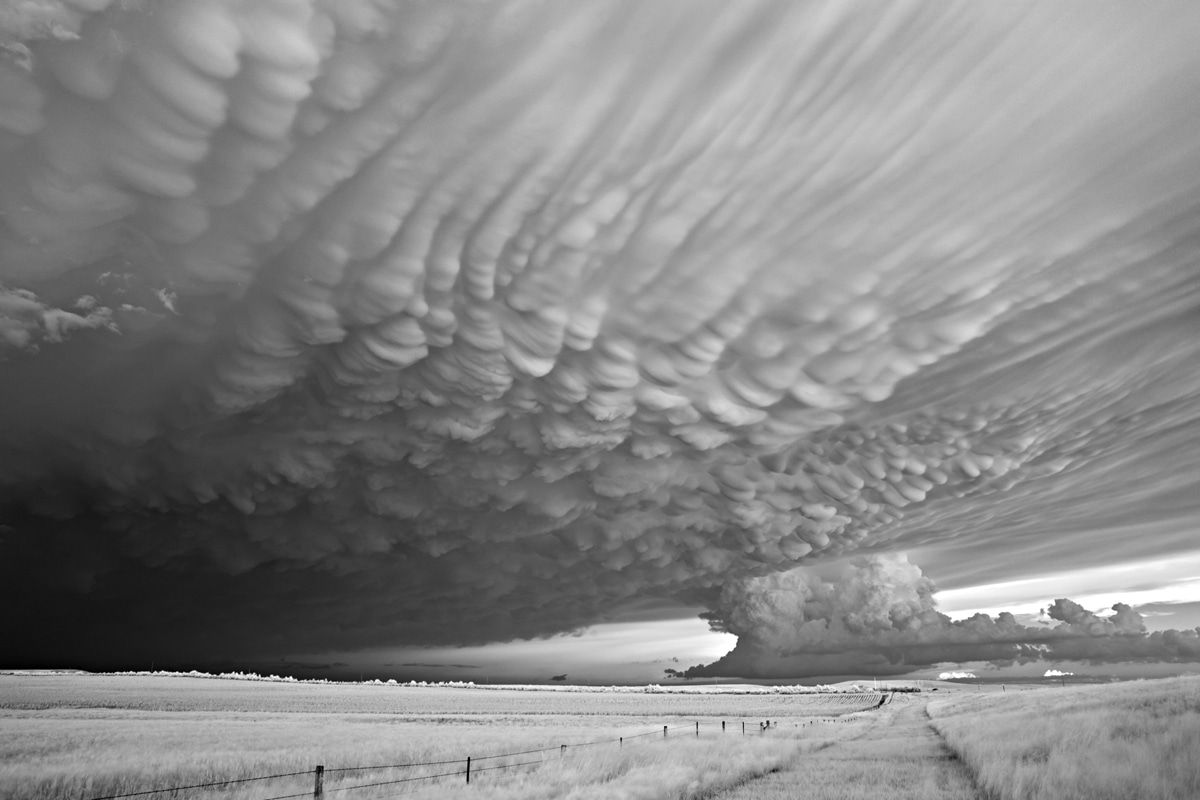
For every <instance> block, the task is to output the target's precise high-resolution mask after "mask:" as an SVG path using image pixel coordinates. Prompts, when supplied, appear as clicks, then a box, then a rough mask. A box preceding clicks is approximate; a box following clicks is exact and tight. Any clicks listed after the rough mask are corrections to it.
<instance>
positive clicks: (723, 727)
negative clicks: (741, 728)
mask: <svg viewBox="0 0 1200 800" xmlns="http://www.w3.org/2000/svg"><path fill="white" fill-rule="evenodd" d="M724 732H725V720H721V733H724Z"/></svg>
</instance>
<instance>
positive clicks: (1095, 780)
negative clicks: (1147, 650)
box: [928, 676, 1200, 800]
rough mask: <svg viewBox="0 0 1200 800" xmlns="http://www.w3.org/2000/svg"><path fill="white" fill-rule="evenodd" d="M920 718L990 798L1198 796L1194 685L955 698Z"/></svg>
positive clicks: (1197, 681) (1199, 748) (1199, 726)
mask: <svg viewBox="0 0 1200 800" xmlns="http://www.w3.org/2000/svg"><path fill="white" fill-rule="evenodd" d="M928 710H929V713H930V715H931V717H932V720H933V724H934V726H935V727H936V728H937V729H938V731H940V732H941V734H942V735H943V736H944V737H945V739H946V741H947V742H948V743H949V745H950V746H951V747H953V748H954V749H955V750H956V751H957V752H958V753H959V754H960V755H961V757H962V759H963V762H964V763H965V764H966V765H967V766H968V767H969V768H970V770H971V771H972V773H973V774H974V775H975V779H976V781H977V783H978V784H979V786H980V787H981V788H983V789H984V790H986V791H987V792H988V793H989V795H990V796H991V797H995V798H1000V799H1001V800H1033V798H1046V799H1047V800H1049V799H1050V798H1053V800H1073V799H1074V798H1078V799H1079V800H1106V799H1109V798H1111V800H1135V799H1136V798H1163V799H1164V800H1165V799H1167V798H1178V800H1194V798H1197V797H1200V677H1194V676H1191V677H1181V678H1174V679H1166V680H1154V681H1134V682H1130V683H1118V684H1108V685H1098V686H1097V685H1093V686H1079V687H1071V686H1067V687H1065V688H1044V689H1037V690H1032V691H1026V692H1020V693H1013V692H1009V693H1006V694H1004V693H1002V694H996V693H995V692H994V691H993V692H991V693H989V694H987V695H980V694H959V695H955V696H951V697H946V698H938V699H936V700H934V701H932V702H930V703H929V706H928Z"/></svg>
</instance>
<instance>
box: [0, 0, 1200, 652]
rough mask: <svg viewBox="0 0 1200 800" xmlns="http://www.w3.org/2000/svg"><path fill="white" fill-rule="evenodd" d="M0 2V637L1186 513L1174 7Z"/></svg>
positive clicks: (83, 641) (459, 637) (1186, 254)
mask: <svg viewBox="0 0 1200 800" xmlns="http://www.w3.org/2000/svg"><path fill="white" fill-rule="evenodd" d="M15 8H16V10H15V11H14V10H13V9H12V8H11V7H5V10H4V12H3V15H0V46H2V47H3V50H4V53H5V54H6V55H5V56H4V58H3V59H2V60H0V286H3V289H2V290H0V359H2V360H0V371H2V379H0V421H2V422H3V424H2V425H0V516H2V518H3V522H4V524H5V525H6V526H7V527H6V528H5V529H4V531H3V533H2V535H0V587H2V588H0V603H2V604H3V607H5V608H10V609H11V608H21V609H22V612H21V613H20V614H19V615H16V618H15V619H12V620H6V623H7V624H9V634H8V635H7V636H6V637H4V638H3V640H2V643H0V656H2V657H3V658H4V659H5V660H9V661H13V660H24V661H29V662H36V663H39V664H45V663H47V662H51V661H58V662H70V663H79V662H80V661H81V659H82V660H87V661H88V662H89V663H90V664H97V665H100V664H104V663H113V662H116V661H119V660H125V661H133V662H138V663H140V662H141V661H146V662H149V661H150V660H152V659H157V662H158V663H160V664H166V661H167V659H168V658H171V659H176V660H177V661H178V662H179V664H180V666H190V665H194V664H199V663H200V662H203V661H205V660H208V659H218V660H219V659H233V658H249V657H253V658H257V659H260V660H262V659H267V660H269V659H279V658H282V657H284V656H286V655H288V654H291V653H317V652H322V651H329V650H337V651H339V652H345V651H348V650H352V649H353V648H356V647H361V646H365V645H371V646H384V645H398V644H409V645H412V644H433V643H446V644H465V643H476V642H483V641H490V640H499V639H507V638H513V637H536V636H541V635H547V634H551V633H555V632H561V631H569V630H575V629H578V628H580V627H581V626H585V625H587V624H589V623H592V622H595V621H597V620H600V619H603V618H605V617H606V616H608V615H611V614H616V613H619V612H620V610H621V609H623V608H625V607H627V606H629V605H630V604H633V603H639V602H644V601H645V600H646V599H647V598H652V599H653V598H659V599H662V600H664V601H667V600H673V601H678V600H682V601H684V602H688V603H693V604H708V605H709V606H710V607H712V605H713V604H715V603H717V601H718V596H719V595H720V594H721V591H722V587H723V586H727V585H735V584H736V583H737V582H738V581H739V579H742V578H745V577H746V576H750V575H759V574H763V573H766V572H770V571H772V570H786V569H788V568H791V567H793V566H795V565H796V564H798V563H809V562H816V561H819V560H821V559H825V558H828V557H832V556H840V555H844V554H848V553H852V552H854V551H856V550H858V549H860V548H863V547H869V548H874V549H877V550H879V549H888V548H893V549H896V548H904V547H911V546H914V545H918V544H930V545H936V544H938V543H945V542H949V541H954V542H956V543H963V542H966V543H969V544H972V545H974V546H977V547H978V548H980V549H981V550H984V551H988V552H991V553H995V552H998V551H999V552H1005V551H1011V550H1012V549H1013V548H1018V547H1019V548H1022V550H1021V552H1033V551H1038V552H1040V553H1042V555H1043V557H1042V558H1040V559H1039V563H1040V564H1042V565H1043V566H1045V567H1046V568H1047V569H1051V568H1053V567H1054V566H1055V564H1056V563H1058V564H1062V563H1066V562H1063V561H1061V560H1059V561H1058V562H1056V559H1063V558H1065V556H1064V555H1063V554H1064V553H1069V554H1070V558H1071V559H1072V561H1071V562H1070V563H1072V564H1075V563H1078V559H1079V554H1081V553H1090V554H1092V555H1091V556H1090V557H1091V558H1095V559H1112V558H1123V557H1130V556H1131V555H1132V554H1134V553H1135V552H1136V553H1137V554H1139V555H1144V554H1145V551H1146V550H1153V551H1154V552H1156V553H1167V552H1171V551H1172V550H1178V549H1181V548H1194V546H1195V545H1194V541H1193V537H1192V534H1191V533H1190V531H1192V530H1193V526H1192V523H1193V522H1194V520H1195V519H1196V518H1197V516H1198V513H1197V511H1198V509H1197V500H1196V493H1195V487H1194V480H1193V479H1192V475H1194V467H1195V463H1194V460H1195V458H1194V454H1195V453H1196V452H1197V451H1198V449H1200V425H1197V420H1198V419H1200V400H1198V399H1197V398H1200V375H1198V374H1197V372H1196V370H1195V369H1194V365H1195V364H1196V363H1197V359H1198V358H1200V336H1197V335H1196V319H1197V316H1196V314H1197V309H1198V308H1200V280H1198V279H1197V275H1196V272H1195V269H1194V264H1195V262H1196V256H1197V248H1196V242H1197V233H1198V227H1197V219H1200V217H1198V216H1197V215H1196V213H1195V210H1196V206H1197V204H1198V203H1200V140H1198V139H1197V138H1196V137H1195V136H1193V135H1191V132H1192V131H1194V130H1196V129H1197V124H1198V123H1200V77H1197V76H1200V70H1197V68H1196V67H1197V61H1198V60H1200V56H1198V55H1197V52H1196V48H1195V41H1196V39H1197V35H1198V34H1200V10H1197V9H1195V8H1192V7H1191V6H1188V5H1186V4H1163V5H1160V6H1155V7H1154V8H1153V9H1150V10H1146V9H1137V10H1134V9H1131V8H1129V7H1127V6H1125V5H1122V4H1118V3H1114V4H1112V5H1105V4H1101V5H1099V6H1098V5H1096V4H1087V5H1086V6H1083V5H1079V6H1073V5H1058V4H1054V5H1049V4H1042V3H1028V4H1022V3H1015V4H1014V3H1004V4H987V5H984V4H952V5H942V4H932V5H931V4H926V3H905V2H901V3H892V4H888V6H887V7H886V9H885V10H883V11H882V13H881V10H880V9H879V8H877V7H875V6H869V7H868V6H858V5H856V4H853V3H845V2H842V1H841V0H837V2H815V3H793V2H790V0H787V1H784V0H761V1H759V2H745V3H734V4H730V3H724V2H716V1H715V0H714V1H713V2H694V1H693V0H687V1H684V0H678V2H676V1H673V0H663V1H662V2H654V3H643V2H634V0H626V1H625V2H620V1H618V2H616V3H614V2H612V1H611V0H602V1H598V2H588V1H587V0H585V1H584V2H571V3H552V4H546V3H537V2H528V3H526V2H505V3H492V4H487V3H477V2H453V1H449V2H438V3H408V2H401V1H400V0H394V1H390V0H277V1H273V2H236V1H235V0H161V2H153V3H151V2H108V1H107V0H87V2H84V0H70V2H65V1H62V2H60V1H58V0H43V1H42V2H30V3H22V4H20V5H18V6H16V7H15ZM1137 526H1150V527H1152V528H1153V530H1155V531H1156V535H1155V537H1154V538H1153V540H1148V539H1147V537H1145V536H1140V537H1135V536H1133V535H1131V534H1130V531H1131V530H1132V529H1133V528H1135V527H1137ZM980 563H988V561H987V560H986V559H984V560H983V561H981V562H980ZM914 591H915V592H916V594H914V595H913V596H912V597H911V598H909V599H908V600H907V601H906V605H905V606H904V609H907V611H905V612H904V613H908V614H910V616H909V617H907V618H906V619H909V620H920V619H923V617H922V615H923V614H925V613H927V612H926V611H925V610H923V609H922V603H923V602H924V599H923V595H922V594H921V592H920V591H919V590H918V589H916V588H914ZM860 599H861V600H862V601H863V602H864V603H868V604H869V603H872V602H874V601H875V600H876V599H877V598H876V597H875V596H874V595H872V594H871V593H869V592H866V591H865V590H864V593H863V594H862V597H861V598H860ZM878 622H879V620H878V619H876V617H874V616H872V615H871V613H869V612H866V611H864V615H863V616H862V618H861V619H855V620H853V621H848V622H846V623H845V624H846V625H847V626H849V627H847V628H846V630H845V632H844V635H845V636H854V635H859V632H858V630H857V629H856V627H855V626H859V627H861V628H862V630H873V628H871V626H874V625H876V624H878ZM992 624H993V625H994V626H1004V625H1007V624H1008V623H1006V622H1003V621H1001V622H993V623H992ZM863 626H865V627H863ZM796 635H797V636H801V637H803V636H808V635H809V634H808V633H807V632H805V633H803V634H800V633H797V634H796ZM839 635H842V634H841V633H839ZM905 635H907V634H905ZM1097 641H1098V640H1097Z"/></svg>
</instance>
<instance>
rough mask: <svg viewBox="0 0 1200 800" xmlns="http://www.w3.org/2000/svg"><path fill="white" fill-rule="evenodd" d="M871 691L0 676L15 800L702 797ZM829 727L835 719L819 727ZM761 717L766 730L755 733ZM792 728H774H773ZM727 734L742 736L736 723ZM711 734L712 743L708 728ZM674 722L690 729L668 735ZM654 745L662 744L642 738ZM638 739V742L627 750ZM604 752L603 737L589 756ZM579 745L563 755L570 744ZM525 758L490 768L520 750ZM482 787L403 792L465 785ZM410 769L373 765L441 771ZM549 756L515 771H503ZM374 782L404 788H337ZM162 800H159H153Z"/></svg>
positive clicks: (0, 788) (734, 731) (779, 757)
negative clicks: (643, 690)
mask: <svg viewBox="0 0 1200 800" xmlns="http://www.w3.org/2000/svg"><path fill="white" fill-rule="evenodd" d="M877 697H878V696H877V695H865V696H863V697H862V698H861V699H858V700H857V701H855V700H854V699H853V698H850V699H848V698H846V697H845V696H832V697H830V696H823V695H814V696H761V695H745V696H743V695H711V694H710V695H704V694H697V695H692V696H686V695H657V694H644V695H637V694H630V695H615V694H603V693H570V694H566V693H561V692H558V693H555V692H529V691H522V692H517V691H508V692H505V691H495V690H493V691H478V690H470V689H447V688H440V687H438V688H434V687H422V688H416V687H413V688H410V687H391V686H344V685H342V686H339V685H331V686H305V685H294V684H270V683H268V684H263V683H248V684H243V683H239V682H235V681H211V680H203V679H195V678H154V677H114V676H40V677H39V676H33V677H31V676H21V677H17V676H0V798H6V799H7V798H12V800H16V798H22V800H63V799H66V798H69V800H83V799H84V798H91V797H100V796H106V795H112V794H120V793H125V792H136V791H144V790H147V789H154V788H160V787H168V786H187V785H191V784H199V783H208V782H213V781H227V780H231V779H239V778H249V777H255V776H259V775H269V774H280V773H290V772H296V773H300V774H298V775H295V776H292V777H289V778H281V779H279V780H271V781H263V782H254V783H245V784H238V785H233V786H228V787H223V788H220V789H219V790H216V791H214V790H199V789H197V790H183V791H179V792H176V793H174V794H172V795H162V796H170V797H172V798H174V800H188V798H201V797H204V798H216V797H219V798H238V799H239V800H264V799H265V798H269V797H275V796H278V795H286V794H294V793H302V792H306V791H307V792H311V790H312V783H313V772H312V770H313V768H314V766H315V765H317V764H322V765H324V766H325V767H326V770H327V772H326V779H325V786H326V791H327V792H330V793H331V794H332V796H333V797H336V798H348V799H349V800H354V799H355V798H368V797H370V798H374V797H388V796H396V795H403V796H409V795H410V794H414V795H416V796H421V794H422V793H424V794H425V796H436V797H458V796H462V797H513V798H515V797H522V798H525V797H528V798H537V797H546V798H550V797H578V798H585V797H629V798H639V797H672V796H675V797H691V796H700V793H701V792H706V791H708V790H709V789H710V788H712V787H719V786H724V785H731V784H733V783H736V782H738V781H740V780H744V779H745V777H746V776H747V775H750V774H759V773H761V772H765V771H769V770H771V769H777V768H779V767H780V766H781V765H782V764H784V763H785V762H786V761H787V760H788V759H789V758H791V757H792V756H793V754H794V753H796V752H797V751H799V750H801V749H804V748H811V747H814V746H818V745H819V744H822V743H825V742H827V741H832V740H834V739H838V738H844V737H846V736H848V735H851V730H852V729H853V728H854V727H855V725H853V724H850V725H847V724H834V723H833V722H832V720H834V719H836V718H837V717H838V716H839V715H841V714H846V713H852V712H854V711H855V710H856V709H861V708H863V707H864V706H866V705H871V704H873V703H874V702H876V701H877ZM818 717H819V718H822V719H826V720H830V722H828V723H827V724H818V725H809V724H808V720H810V719H816V718H818ZM747 718H749V719H750V722H749V725H748V726H747V728H748V735H746V736H743V735H742V733H741V721H742V720H744V719H747ZM768 718H769V719H772V720H773V721H775V722H777V723H778V724H777V727H775V728H774V729H772V730H771V731H770V732H767V733H759V730H758V720H759V719H768ZM722 719H724V720H725V721H726V722H727V727H726V730H725V731H724V732H722V731H721V721H722ZM697 722H699V724H700V734H701V735H700V736H699V737H697V735H696V728H695V725H696V723H697ZM664 725H668V726H670V727H671V728H672V730H670V731H669V735H668V736H667V737H665V738H664V737H663V735H662V733H661V731H662V727H663V726H664ZM637 734H650V735H646V736H637V738H628V737H631V736H634V735H637ZM620 737H626V741H625V742H624V743H623V744H621V743H620V742H619V738H620ZM589 742H600V743H597V744H589V745H587V746H583V745H584V744H585V743H589ZM564 744H565V745H567V748H566V750H565V751H564V750H562V748H561V745H564ZM526 750H541V752H536V753H525V754H521V755H515V756H512V757H508V758H500V759H481V758H480V757H482V756H489V755H493V754H502V753H522V751H526ZM468 755H470V756H472V757H473V759H475V761H474V763H473V765H472V780H471V785H470V787H467V785H466V781H465V776H461V775H455V776H452V777H447V778H442V779H440V780H437V781H413V782H409V783H388V782H392V781H399V780H401V779H404V778H411V777H420V776H425V775H434V774H440V773H457V772H461V771H463V770H464V768H465V759H466V757H467V756H468ZM438 761H446V762H451V763H447V764H432V765H429V766H426V767H415V768H408V769H361V770H357V769H356V770H354V771H338V770H340V769H344V768H347V767H371V766H384V765H397V764H412V763H425V762H438ZM528 761H532V762H535V763H533V764H526V765H524V766H520V767H515V768H512V769H490V768H494V767H504V766H507V765H511V764H520V763H523V762H528ZM365 783H387V784H388V785H386V786H381V787H375V788H372V789H369V790H362V791H355V792H351V791H337V793H334V792H335V791H336V790H339V789H345V788H346V787H349V786H353V785H359V784H365ZM151 797H153V796H151Z"/></svg>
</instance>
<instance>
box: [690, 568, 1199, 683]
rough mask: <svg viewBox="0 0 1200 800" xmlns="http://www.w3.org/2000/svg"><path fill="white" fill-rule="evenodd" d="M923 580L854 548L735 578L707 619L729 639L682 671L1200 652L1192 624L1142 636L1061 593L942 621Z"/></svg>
mask: <svg viewBox="0 0 1200 800" xmlns="http://www.w3.org/2000/svg"><path fill="white" fill-rule="evenodd" d="M934 591H935V587H934V585H933V582H932V581H930V580H929V579H928V578H926V577H925V576H924V575H922V574H921V570H920V569H919V568H918V567H916V566H915V565H913V564H910V563H908V560H907V558H906V557H905V556H902V555H897V556H863V557H859V558H856V559H854V560H852V561H851V562H850V563H849V564H848V565H847V566H846V569H845V570H844V572H842V573H841V574H840V575H838V576H837V578H836V579H835V580H832V581H826V580H823V579H821V578H819V577H817V576H816V575H814V574H812V573H811V572H810V571H808V570H805V569H804V568H799V569H796V570H793V571H791V572H785V573H776V574H773V575H768V576H765V577H760V578H752V579H749V580H745V581H738V582H734V583H732V584H730V585H727V586H726V587H725V589H724V590H723V591H722V593H721V599H720V603H719V604H718V606H717V610H716V611H714V612H713V613H712V615H711V624H712V625H713V627H714V628H715V629H717V630H722V631H727V632H730V633H735V634H737V635H738V643H737V646H736V647H735V648H734V649H733V651H731V652H730V653H729V654H727V655H726V656H724V657H723V658H721V659H720V660H719V661H716V662H714V663H712V664H707V665H701V666H696V667H692V668H691V669H688V670H686V671H684V673H683V676H684V677H689V678H696V677H716V676H739V677H754V678H780V677H812V676H816V675H828V674H846V673H849V674H877V675H893V674H900V673H903V672H908V671H911V670H912V669H914V668H917V667H928V666H932V665H934V664H940V663H943V662H969V661H991V662H993V663H997V664H1012V663H1027V662H1030V661H1066V660H1089V661H1096V662H1107V661H1131V660H1149V661H1189V662H1191V661H1200V628H1197V629H1196V630H1184V631H1175V630H1172V631H1155V632H1154V633H1147V631H1146V626H1145V624H1144V623H1143V620H1142V616H1141V614H1139V613H1138V612H1136V611H1134V610H1133V609H1132V608H1131V607H1130V606H1128V605H1126V604H1124V603H1117V604H1115V605H1114V606H1113V607H1112V611H1113V613H1112V614H1111V615H1110V616H1106V617H1100V616H1098V615H1096V614H1095V613H1093V612H1091V611H1088V610H1087V609H1085V608H1083V607H1082V606H1080V605H1079V604H1078V603H1076V602H1074V601H1072V600H1068V599H1065V598H1060V599H1057V600H1055V601H1054V602H1053V603H1052V604H1050V606H1049V607H1047V608H1046V609H1045V611H1044V613H1045V614H1046V615H1047V616H1048V617H1049V618H1050V620H1053V621H1055V622H1057V623H1058V624H1056V625H1053V626H1049V627H1043V626H1027V625H1022V624H1020V623H1019V622H1017V620H1016V618H1015V617H1014V616H1013V615H1012V614H1010V613H1007V612H1001V613H1000V614H998V615H997V616H996V617H991V616H989V615H987V614H975V615H973V616H971V617H970V618H968V619H963V620H952V619H950V618H949V617H947V616H946V615H945V614H941V613H939V612H938V611H937V609H936V604H935V602H934V599H933V594H934Z"/></svg>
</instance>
